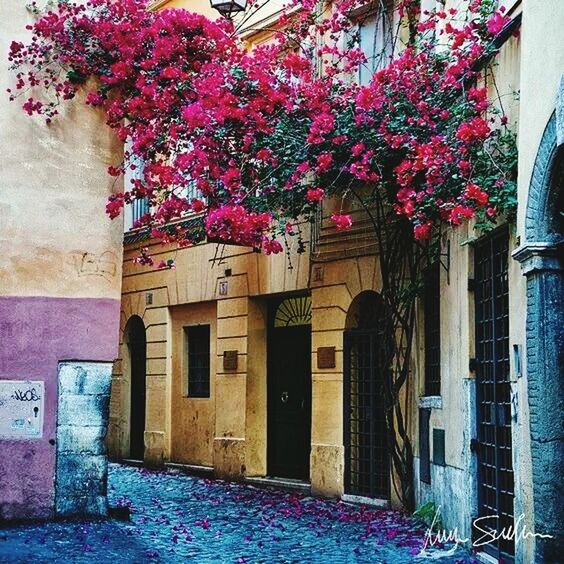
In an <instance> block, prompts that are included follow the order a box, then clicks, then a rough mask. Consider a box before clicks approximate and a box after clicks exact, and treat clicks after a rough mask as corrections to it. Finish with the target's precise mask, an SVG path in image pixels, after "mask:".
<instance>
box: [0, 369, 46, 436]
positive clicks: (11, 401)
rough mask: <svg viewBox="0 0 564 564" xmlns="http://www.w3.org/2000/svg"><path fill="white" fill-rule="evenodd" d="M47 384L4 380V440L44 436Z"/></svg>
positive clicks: (0, 424)
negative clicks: (45, 385) (45, 388)
mask: <svg viewBox="0 0 564 564" xmlns="http://www.w3.org/2000/svg"><path fill="white" fill-rule="evenodd" d="M44 397H45V392H44V383H43V382H41V381H26V380H0V439H40V438H41V437H42V436H43V412H44Z"/></svg>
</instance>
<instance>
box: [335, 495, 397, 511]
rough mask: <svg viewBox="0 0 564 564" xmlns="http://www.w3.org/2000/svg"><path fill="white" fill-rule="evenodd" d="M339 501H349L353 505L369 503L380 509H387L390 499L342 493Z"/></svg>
mask: <svg viewBox="0 0 564 564" xmlns="http://www.w3.org/2000/svg"><path fill="white" fill-rule="evenodd" d="M341 501H344V502H345V503H351V504H354V505H370V506H372V507H379V508H382V509H389V507H390V501H389V500H387V499H379V498H375V497H364V496H362V495H350V494H343V495H342V496H341Z"/></svg>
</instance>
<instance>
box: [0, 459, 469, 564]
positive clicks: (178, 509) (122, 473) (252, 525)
mask: <svg viewBox="0 0 564 564" xmlns="http://www.w3.org/2000/svg"><path fill="white" fill-rule="evenodd" d="M109 500H110V504H111V505H112V506H120V505H121V506H124V505H127V506H130V507H131V511H132V514H131V520H130V521H115V520H110V521H101V522H70V523H69V522H67V523H63V522H59V523H47V524H40V525H21V526H16V527H10V528H7V529H6V528H5V529H3V530H0V562H30V563H31V562H33V563H41V562H60V563H66V562H71V563H74V562H97V563H102V562H112V563H114V564H118V563H119V564H121V563H124V562H151V561H157V562H174V563H176V562H196V563H200V562H201V563H211V562H214V563H215V562H221V563H223V562H226V563H229V562H232V563H240V564H243V563H251V562H252V563H254V562H269V563H270V562H272V563H274V562H276V563H278V562H300V563H301V562H312V563H313V562H316V563H340V562H375V563H381V562H385V563H394V564H396V563H397V564H400V563H407V562H424V561H425V560H426V559H427V558H431V559H433V560H434V559H436V558H440V562H461V563H462V562H464V563H469V562H472V561H473V560H472V559H470V558H469V557H468V555H467V554H466V553H465V552H463V551H462V549H460V548H459V549H458V550H457V551H456V553H455V554H454V555H450V556H449V555H446V554H445V551H446V549H442V550H440V549H434V550H433V552H432V553H429V552H426V553H425V554H423V555H422V553H421V552H420V549H421V546H422V543H423V539H424V534H425V529H424V527H422V526H421V525H418V524H416V523H415V522H414V521H413V520H412V519H411V518H410V517H408V516H406V515H405V514H402V513H400V512H397V511H383V510H376V511H375V510H372V509H369V508H366V507H359V506H352V505H349V504H345V503H342V502H337V501H329V500H321V499H315V498H312V497H306V496H301V495H296V494H289V493H285V492H279V491H274V490H263V489H257V488H254V487H251V486H248V485H244V484H233V483H227V482H222V481H218V480H204V479H200V478H194V477H190V476H186V475H184V474H181V473H177V472H166V473H165V472H153V471H148V470H145V469H136V468H131V467H126V466H120V465H117V464H111V465H110V473H109Z"/></svg>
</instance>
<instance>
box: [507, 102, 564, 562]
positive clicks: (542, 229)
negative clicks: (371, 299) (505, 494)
mask: <svg viewBox="0 0 564 564" xmlns="http://www.w3.org/2000/svg"><path fill="white" fill-rule="evenodd" d="M563 94H564V93H563ZM562 110H564V108H562ZM560 113H562V112H560ZM557 121H558V120H557V117H556V113H555V114H553V115H552V117H551V119H550V121H549V122H548V125H547V127H546V129H545V131H544V134H543V137H542V140H541V143H540V146H539V150H538V153H537V158H536V161H535V165H534V169H533V174H532V177H531V184H530V187H529V196H528V201H527V209H526V212H525V239H526V240H525V242H523V243H522V245H521V247H520V248H519V249H517V250H516V251H515V252H514V253H513V256H514V258H515V259H516V260H518V261H519V262H520V263H521V267H522V270H523V274H524V275H525V276H526V277H527V323H526V349H527V387H528V400H529V412H530V415H529V417H530V436H531V458H532V473H533V505H534V524H535V533H536V534H540V535H549V536H550V538H549V537H548V536H547V537H545V538H542V537H537V538H536V550H535V552H536V554H535V562H556V561H559V560H560V559H561V558H562V552H563V551H564V537H563V535H562V531H561V524H562V523H563V522H564V504H562V468H563V464H564V439H563V437H564V415H563V413H564V411H563V409H562V408H563V406H564V329H563V323H562V313H563V309H564V303H563V302H564V253H563V250H564V249H563V247H564V145H560V146H558V141H557V125H558V124H557ZM561 127H562V126H561Z"/></svg>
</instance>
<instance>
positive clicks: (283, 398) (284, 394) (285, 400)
mask: <svg viewBox="0 0 564 564" xmlns="http://www.w3.org/2000/svg"><path fill="white" fill-rule="evenodd" d="M280 401H281V402H282V403H288V392H282V395H281V396H280Z"/></svg>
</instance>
